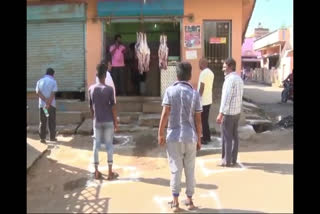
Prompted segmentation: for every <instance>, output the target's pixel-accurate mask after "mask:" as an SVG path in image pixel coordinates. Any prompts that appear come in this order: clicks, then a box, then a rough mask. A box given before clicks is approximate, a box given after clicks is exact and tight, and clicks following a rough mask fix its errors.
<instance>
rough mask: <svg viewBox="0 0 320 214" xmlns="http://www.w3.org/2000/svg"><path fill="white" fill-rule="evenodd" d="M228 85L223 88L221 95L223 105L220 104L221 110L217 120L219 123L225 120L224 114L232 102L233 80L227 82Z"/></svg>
mask: <svg viewBox="0 0 320 214" xmlns="http://www.w3.org/2000/svg"><path fill="white" fill-rule="evenodd" d="M225 83H226V87H225V88H224V89H223V90H222V96H221V105H220V110H219V114H218V117H217V120H216V122H217V123H218V124H221V123H222V120H223V116H224V115H223V114H224V113H226V111H227V109H228V108H230V102H231V97H232V84H233V83H232V82H231V81H229V82H225Z"/></svg>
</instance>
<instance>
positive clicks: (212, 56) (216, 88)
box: [204, 21, 231, 99]
mask: <svg viewBox="0 0 320 214" xmlns="http://www.w3.org/2000/svg"><path fill="white" fill-rule="evenodd" d="M204 56H205V57H206V58H207V59H208V61H209V68H210V69H211V70H212V71H213V73H214V83H213V98H215V99H217V98H219V97H220V96H221V92H222V85H223V81H224V74H223V71H222V66H223V61H224V60H225V59H227V58H228V57H230V56H231V22H230V21H204Z"/></svg>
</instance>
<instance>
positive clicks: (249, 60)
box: [242, 58, 261, 62]
mask: <svg viewBox="0 0 320 214" xmlns="http://www.w3.org/2000/svg"><path fill="white" fill-rule="evenodd" d="M260 61H261V59H257V58H242V62H260Z"/></svg>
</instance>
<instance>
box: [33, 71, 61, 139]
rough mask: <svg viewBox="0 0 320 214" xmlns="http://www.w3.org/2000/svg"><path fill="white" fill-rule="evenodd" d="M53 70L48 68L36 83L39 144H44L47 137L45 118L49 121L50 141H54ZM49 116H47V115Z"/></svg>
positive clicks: (56, 87)
mask: <svg viewBox="0 0 320 214" xmlns="http://www.w3.org/2000/svg"><path fill="white" fill-rule="evenodd" d="M53 76H54V70H53V69H52V68H48V69H47V72H46V75H44V77H42V78H41V79H40V80H38V82H37V86H36V93H37V95H38V97H39V109H40V125H39V135H40V142H41V143H46V136H47V133H46V132H47V118H48V119H49V133H50V141H57V139H56V99H55V92H57V91H58V86H57V82H56V80H55V79H54V77H53ZM47 113H48V114H49V116H48V114H47Z"/></svg>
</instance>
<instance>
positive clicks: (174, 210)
mask: <svg viewBox="0 0 320 214" xmlns="http://www.w3.org/2000/svg"><path fill="white" fill-rule="evenodd" d="M168 204H170V206H171V209H172V211H173V212H179V211H180V208H179V203H176V204H174V203H173V201H169V202H168Z"/></svg>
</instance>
